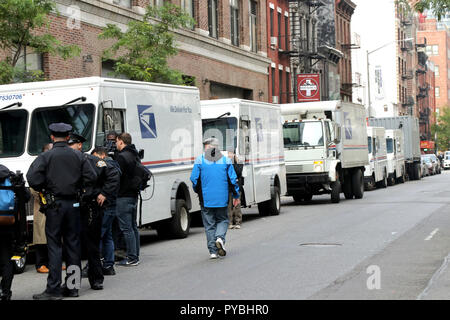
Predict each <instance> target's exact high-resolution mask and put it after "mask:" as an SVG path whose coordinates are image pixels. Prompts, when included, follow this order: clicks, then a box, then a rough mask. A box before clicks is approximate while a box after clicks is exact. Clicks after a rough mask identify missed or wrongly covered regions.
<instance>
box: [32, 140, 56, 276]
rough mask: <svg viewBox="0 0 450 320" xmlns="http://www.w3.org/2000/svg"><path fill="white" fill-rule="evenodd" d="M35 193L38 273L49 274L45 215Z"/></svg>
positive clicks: (46, 149) (35, 192)
mask: <svg viewBox="0 0 450 320" xmlns="http://www.w3.org/2000/svg"><path fill="white" fill-rule="evenodd" d="M52 148H53V144H52V143H47V144H46V145H44V147H43V148H42V152H46V151H48V150H51V149H52ZM31 192H32V193H33V199H34V200H33V201H34V204H33V249H34V253H35V256H36V263H35V266H36V271H37V272H38V273H48V271H49V270H48V249H47V238H46V237H45V215H44V214H43V213H42V212H41V211H40V210H39V192H37V191H35V190H31Z"/></svg>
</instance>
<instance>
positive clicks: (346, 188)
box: [341, 177, 353, 199]
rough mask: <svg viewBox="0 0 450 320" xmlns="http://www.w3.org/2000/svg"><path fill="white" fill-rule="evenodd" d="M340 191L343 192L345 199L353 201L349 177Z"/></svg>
mask: <svg viewBox="0 0 450 320" xmlns="http://www.w3.org/2000/svg"><path fill="white" fill-rule="evenodd" d="M341 187H342V186H341ZM342 191H343V192H344V196H345V199H353V188H352V180H351V179H350V177H348V178H347V179H346V180H345V182H344V186H343V187H342Z"/></svg>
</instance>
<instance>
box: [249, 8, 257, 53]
mask: <svg viewBox="0 0 450 320" xmlns="http://www.w3.org/2000/svg"><path fill="white" fill-rule="evenodd" d="M256 10H257V3H256V1H254V0H250V50H252V51H253V52H258V41H257V37H256V35H257V30H258V29H257V28H258V27H257V24H256V23H257V20H256V17H257V11H256Z"/></svg>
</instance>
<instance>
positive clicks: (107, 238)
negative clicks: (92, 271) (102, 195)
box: [100, 205, 117, 268]
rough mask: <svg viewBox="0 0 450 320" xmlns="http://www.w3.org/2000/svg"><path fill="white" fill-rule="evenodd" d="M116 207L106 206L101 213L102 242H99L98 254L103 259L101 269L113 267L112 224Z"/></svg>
mask: <svg viewBox="0 0 450 320" xmlns="http://www.w3.org/2000/svg"><path fill="white" fill-rule="evenodd" d="M116 211H117V208H116V205H113V206H108V207H107V208H106V209H105V211H104V212H103V223H102V240H101V241H100V252H101V253H102V256H103V258H104V260H103V267H104V268H109V267H112V266H114V241H113V236H112V224H113V221H114V219H115V218H116V215H117V214H116Z"/></svg>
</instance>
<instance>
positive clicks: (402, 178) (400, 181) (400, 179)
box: [397, 170, 406, 183]
mask: <svg viewBox="0 0 450 320" xmlns="http://www.w3.org/2000/svg"><path fill="white" fill-rule="evenodd" d="M397 180H398V182H399V183H405V181H406V177H405V171H404V170H403V171H402V175H401V176H400V177H398V179H397Z"/></svg>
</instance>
